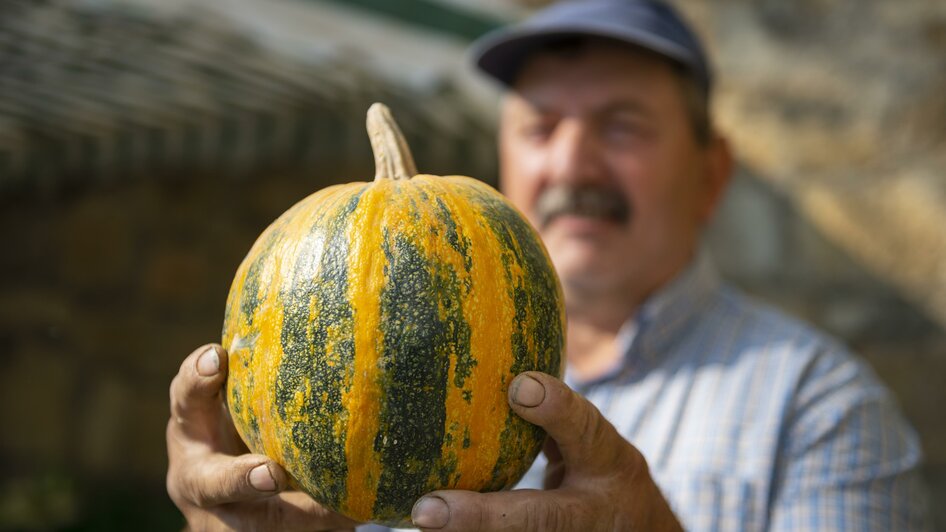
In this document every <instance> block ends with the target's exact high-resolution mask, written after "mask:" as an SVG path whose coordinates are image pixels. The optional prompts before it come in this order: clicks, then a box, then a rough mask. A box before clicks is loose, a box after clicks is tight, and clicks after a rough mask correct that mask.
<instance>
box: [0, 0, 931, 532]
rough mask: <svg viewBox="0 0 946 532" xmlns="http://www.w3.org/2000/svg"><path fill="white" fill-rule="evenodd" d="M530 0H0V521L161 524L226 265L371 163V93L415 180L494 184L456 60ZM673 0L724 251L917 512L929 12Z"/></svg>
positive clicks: (485, 114)
mask: <svg viewBox="0 0 946 532" xmlns="http://www.w3.org/2000/svg"><path fill="white" fill-rule="evenodd" d="M543 3H544V2H541V1H525V0H523V1H519V2H515V1H513V0H488V1H487V0H266V1H263V0H162V1H160V2H159V1H154V0H2V1H0V243H2V247H0V249H2V251H0V427H2V428H0V467H2V469H0V470H2V474H0V529H2V530H48V529H59V530H109V529H116V530H118V529H120V530H127V529H135V530H146V529H153V530H171V529H179V528H180V527H181V526H182V525H183V520H182V518H181V517H180V515H179V514H178V513H177V511H176V510H175V508H174V507H173V505H172V504H171V502H170V500H169V499H168V497H167V495H166V493H165V489H164V475H165V471H166V454H165V444H164V428H165V424H166V422H167V418H168V405H167V402H168V401H167V394H168V384H169V383H170V381H171V378H172V377H173V376H174V374H175V373H176V372H177V368H178V366H179V365H180V362H181V360H182V359H183V358H184V357H185V356H186V355H187V354H188V353H190V352H191V350H192V349H194V348H195V347H196V346H198V345H200V344H202V343H205V342H208V341H216V340H218V339H219V335H220V327H221V323H222V316H223V308H224V302H225V299H226V295H227V291H228V289H229V284H230V281H231V279H232V275H233V273H234V272H235V270H236V267H237V265H238V264H239V262H240V260H241V259H242V257H243V255H244V254H245V253H246V252H247V250H248V249H249V247H250V245H251V244H252V242H253V241H254V240H255V239H256V237H257V236H258V235H259V233H260V232H261V231H262V230H263V229H264V228H265V226H266V225H268V224H269V223H270V222H271V221H272V220H274V219H275V218H276V217H277V216H278V215H279V214H281V213H282V212H283V211H284V210H285V209H286V208H288V207H289V206H290V205H292V204H293V203H295V202H296V201H298V200H299V199H301V198H303V197H304V196H306V195H308V194H309V193H311V192H313V191H315V190H316V189H318V188H321V187H323V186H325V185H328V184H331V183H337V182H347V181H355V180H368V179H370V178H371V177H372V176H373V175H374V171H373V161H372V158H371V155H370V149H369V145H368V139H367V136H366V134H365V133H364V126H363V124H364V114H365V111H366V110H367V107H368V105H369V104H370V103H371V102H374V101H384V102H386V103H388V104H389V105H390V106H391V108H392V110H393V112H394V113H395V116H396V117H397V119H398V121H399V122H400V124H401V126H402V127H403V128H404V129H405V133H406V134H407V136H408V140H409V142H410V143H411V145H412V147H413V149H414V153H415V158H416V160H417V163H418V166H419V168H420V169H421V171H423V172H427V173H434V174H456V173H458V174H466V175H472V176H476V177H479V178H481V179H483V180H485V181H487V182H491V183H494V182H495V168H496V161H495V153H494V139H493V136H494V132H495V125H496V117H495V110H494V108H495V103H496V101H497V92H496V90H495V87H493V86H491V85H489V84H488V83H487V82H485V81H484V80H482V79H480V78H478V77H477V76H476V75H475V74H474V73H473V72H472V71H471V69H470V68H469V66H468V64H467V63H466V61H465V56H464V50H465V47H466V45H467V44H468V43H469V42H470V41H471V40H472V39H474V38H475V37H477V36H479V35H481V34H482V33H484V32H485V31H488V30H490V29H492V28H495V27H497V26H499V25H501V24H503V23H505V22H508V21H512V20H516V19H518V18H520V17H522V16H523V15H524V14H525V13H527V12H529V11H530V10H531V9H534V8H535V7H537V6H538V5H540V4H543ZM674 3H675V4H676V5H678V6H679V7H680V8H681V9H682V10H683V11H684V12H685V13H686V14H687V15H689V18H690V19H691V20H692V21H693V22H694V24H695V25H696V27H697V28H698V30H699V31H700V33H701V34H702V36H703V37H704V38H705V40H706V41H707V43H708V46H709V48H710V50H711V53H712V55H713V57H714V59H715V63H716V67H717V69H718V72H719V75H718V79H719V90H718V91H717V99H716V102H715V109H716V112H717V116H718V121H719V123H720V125H721V127H722V128H723V129H724V130H725V131H726V132H727V133H728V134H729V135H730V136H731V137H732V140H733V141H734V144H735V147H736V151H737V154H738V157H739V161H740V171H739V174H738V176H737V178H736V180H735V183H734V186H733V187H732V189H731V191H730V193H729V195H728V197H727V198H726V201H725V204H724V207H723V210H722V212H721V213H720V214H719V216H718V217H717V220H716V222H715V225H714V227H713V229H712V231H711V235H710V243H711V246H712V248H713V252H714V255H715V257H716V259H717V261H718V263H719V264H720V266H721V269H722V270H723V271H724V273H725V274H726V275H727V277H728V278H729V279H730V280H732V281H733V282H734V283H736V284H738V285H740V286H742V287H744V288H745V289H747V290H748V291H750V292H752V293H754V294H756V295H757V296H758V297H761V298H763V299H766V300H768V301H771V302H773V303H774V304H776V305H778V306H780V307H782V308H784V309H786V310H787V311H789V312H791V313H793V314H795V315H798V316H800V317H802V318H803V319H806V320H808V321H811V322H813V323H815V324H817V325H819V326H821V327H823V328H825V329H827V330H829V331H830V332H832V333H834V334H836V335H838V336H840V337H841V338H843V339H844V340H845V341H846V342H847V343H848V344H849V345H850V346H852V348H853V349H854V350H856V351H857V352H859V353H860V354H862V355H863V356H864V357H865V358H867V360H868V361H869V362H870V363H871V365H873V367H874V368H876V370H877V372H878V373H879V375H880V376H881V378H882V379H883V380H884V381H885V382H886V383H887V384H888V385H889V386H890V387H891V388H892V389H893V390H894V392H895V394H896V395H897V397H898V400H899V402H900V404H901V405H902V407H903V410H904V412H905V413H906V415H907V417H908V418H909V419H910V421H911V422H912V423H913V425H914V426H915V427H916V428H917V430H918V432H919V434H920V438H921V440H922V443H923V446H924V450H925V452H926V456H927V462H926V465H925V468H924V475H925V476H926V479H927V482H928V484H929V485H930V487H931V489H932V491H933V498H934V502H936V501H939V502H943V501H944V500H946V423H944V422H943V421H942V420H943V419H944V418H943V415H942V412H941V411H940V410H939V408H941V406H942V405H943V404H944V403H946V3H943V2H935V1H933V0H900V1H898V2H889V1H883V0H718V1H714V2H706V1H702V0H679V1H676V2H674ZM934 508H935V509H936V512H938V515H937V519H938V521H937V523H938V529H940V530H946V516H944V513H943V512H944V507H943V506H942V505H938V504H934Z"/></svg>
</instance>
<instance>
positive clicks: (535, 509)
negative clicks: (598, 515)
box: [411, 490, 595, 532]
mask: <svg viewBox="0 0 946 532" xmlns="http://www.w3.org/2000/svg"><path fill="white" fill-rule="evenodd" d="M411 519H412V520H413V521H414V526H417V527H420V528H421V529H422V530H439V531H443V532H447V531H449V532H479V531H497V532H498V531H507V530H508V531H512V530H516V531H519V530H522V531H547V530H551V531H554V530H592V529H593V527H594V520H595V515H594V512H593V511H591V510H590V509H589V508H587V507H584V506H582V505H581V503H580V501H579V499H578V498H577V496H576V495H575V494H572V493H571V492H569V491H566V490H556V491H538V490H514V491H506V492H496V493H476V492H473V491H456V490H451V491H435V492H433V493H431V494H428V495H425V496H424V497H422V498H421V499H420V500H418V501H417V503H416V504H415V505H414V509H413V511H412V512H411Z"/></svg>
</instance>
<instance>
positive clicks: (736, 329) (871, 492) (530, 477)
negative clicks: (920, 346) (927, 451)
mask: <svg viewBox="0 0 946 532" xmlns="http://www.w3.org/2000/svg"><path fill="white" fill-rule="evenodd" d="M619 343H620V345H621V346H622V347H621V350H622V353H623V355H624V356H623V357H622V358H621V360H620V361H619V363H618V364H616V365H615V366H614V367H613V368H612V371H610V372H607V374H606V375H605V376H604V377H602V378H600V379H597V380H594V381H592V382H577V381H575V380H574V379H569V378H567V377H566V382H568V384H569V385H570V386H571V387H572V388H574V389H576V390H578V391H579V392H580V393H582V394H583V395H584V396H585V397H587V398H588V399H589V400H590V401H591V402H592V403H594V404H595V405H596V406H597V407H598V409H600V410H601V412H602V413H603V414H604V415H605V417H606V418H608V420H610V421H611V423H613V424H614V426H615V427H616V428H617V430H618V431H619V432H620V433H621V434H622V435H623V436H624V437H625V438H626V439H627V440H628V441H630V442H632V443H633V444H634V445H635V446H637V448H638V449H640V450H641V452H642V453H643V454H644V456H645V457H646V458H647V461H648V464H649V465H650V468H651V474H652V475H653V476H654V478H655V480H656V481H657V484H658V485H659V486H660V487H661V489H662V491H663V493H664V495H665V496H666V498H667V499H668V500H669V501H670V504H671V506H672V507H673V509H674V512H675V513H676V515H677V516H678V517H679V518H680V520H681V521H682V522H683V525H684V527H685V528H686V529H687V530H695V531H698V530H721V531H727V532H729V531H742V530H745V531H753V530H774V531H779V530H856V531H873V530H876V531H884V532H889V531H908V530H927V529H928V528H929V527H930V524H929V522H928V517H927V512H926V493H925V491H924V489H923V487H922V485H921V481H920V479H919V474H918V471H917V469H918V465H919V463H920V460H921V452H920V448H919V445H918V443H917V438H916V435H915V434H914V432H913V431H912V429H911V428H910V427H909V426H908V425H907V423H906V422H905V421H904V420H903V418H902V417H901V416H900V413H899V412H898V410H897V408H896V406H895V405H894V403H893V401H892V400H891V398H890V396H889V394H888V392H887V390H886V389H885V388H884V387H883V386H882V385H881V384H880V383H879V382H878V380H877V378H876V377H875V376H874V375H873V373H872V372H871V371H870V369H869V368H868V367H867V366H866V365H865V364H864V363H862V362H861V361H860V360H858V359H857V358H855V357H854V356H853V355H851V354H850V353H848V352H847V351H846V350H845V349H844V348H843V347H842V346H840V345H838V344H837V343H836V342H835V341H833V340H832V339H830V338H827V337H825V336H824V335H822V334H821V333H818V332H817V331H815V330H813V329H811V328H810V327H808V326H806V325H804V324H802V323H799V322H798V321H795V320H793V319H790V318H788V317H786V316H784V315H782V314H780V313H778V312H777V311H775V310H773V309H771V308H768V307H766V306H763V305H761V304H759V303H757V302H754V301H752V300H750V299H748V298H747V297H746V296H744V295H742V294H740V293H738V292H737V291H735V290H733V289H731V288H729V287H726V286H724V285H722V284H721V283H720V281H719V278H718V277H717V275H716V272H715V269H714V268H713V266H712V264H711V262H710V261H709V259H708V258H707V257H706V255H705V254H703V255H701V256H700V258H699V259H698V260H696V261H695V262H694V264H693V265H692V266H691V267H690V268H689V269H688V270H687V271H686V272H684V273H683V274H682V275H680V276H679V277H678V278H677V279H676V280H675V281H673V282H672V283H671V284H670V285H669V286H668V287H666V288H665V289H664V290H662V291H661V292H660V293H659V294H657V295H655V296H654V297H652V298H651V299H650V300H649V301H648V302H647V303H646V304H645V305H644V306H643V307H642V308H641V309H640V312H638V314H637V316H636V318H635V319H633V320H631V321H629V322H628V323H627V324H626V325H625V326H624V329H623V330H622V331H621V333H620V336H619ZM544 467H545V460H544V457H543V456H540V457H539V459H538V460H537V461H536V463H535V465H533V467H532V469H531V470H530V471H529V473H528V474H527V475H526V477H525V478H524V479H523V481H522V482H521V483H520V485H519V487H533V488H537V487H541V483H542V481H541V479H542V470H543V469H544ZM628 504H634V501H628Z"/></svg>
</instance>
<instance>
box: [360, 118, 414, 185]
mask: <svg viewBox="0 0 946 532" xmlns="http://www.w3.org/2000/svg"><path fill="white" fill-rule="evenodd" d="M368 138H370V139H371V149H372V151H374V164H375V174H374V179H375V181H377V180H379V179H410V178H412V177H414V176H415V175H417V166H415V165H414V157H413V156H412V155H411V150H410V148H408V147H407V141H406V140H404V135H403V134H402V133H401V130H400V128H398V127H397V123H396V122H395V121H394V117H392V116H391V110H390V109H388V106H386V105H384V104H383V103H375V104H372V105H371V107H370V108H369V109H368Z"/></svg>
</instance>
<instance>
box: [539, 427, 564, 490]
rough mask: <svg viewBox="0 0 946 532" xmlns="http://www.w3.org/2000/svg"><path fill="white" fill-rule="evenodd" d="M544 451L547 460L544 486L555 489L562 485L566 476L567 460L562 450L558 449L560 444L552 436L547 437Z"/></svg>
mask: <svg viewBox="0 0 946 532" xmlns="http://www.w3.org/2000/svg"><path fill="white" fill-rule="evenodd" d="M542 452H543V453H544V454H545V458H546V460H547V463H546V465H545V477H544V478H543V481H542V488H543V489H547V490H553V489H556V488H558V487H559V486H561V485H562V480H563V479H564V478H565V462H563V461H562V452H561V451H559V450H558V444H557V443H555V440H553V439H552V438H546V440H545V445H544V446H543V448H542Z"/></svg>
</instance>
